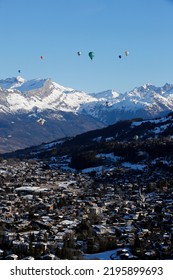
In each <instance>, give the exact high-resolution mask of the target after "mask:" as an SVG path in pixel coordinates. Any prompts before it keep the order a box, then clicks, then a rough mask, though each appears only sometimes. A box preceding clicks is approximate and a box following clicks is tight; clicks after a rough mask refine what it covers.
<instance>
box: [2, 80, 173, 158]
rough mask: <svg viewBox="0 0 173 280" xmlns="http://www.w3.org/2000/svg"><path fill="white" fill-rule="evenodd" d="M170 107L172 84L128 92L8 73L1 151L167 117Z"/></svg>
mask: <svg viewBox="0 0 173 280" xmlns="http://www.w3.org/2000/svg"><path fill="white" fill-rule="evenodd" d="M172 109H173V84H168V83H166V84H165V85H164V86H162V87H156V86H154V85H151V84H145V85H143V86H140V87H136V88H134V89H133V90H131V91H128V92H125V93H118V92H117V91H115V90H106V91H103V92H99V93H86V92H84V91H79V90H75V89H72V88H68V87H64V86H61V85H59V84H58V83H55V82H53V81H52V80H51V79H33V80H29V81H26V80H25V79H23V78H22V77H20V76H18V77H13V78H7V79H4V80H0V152H1V153H3V152H10V151H15V150H18V149H22V148H26V147H30V146H34V145H39V144H41V143H43V142H50V141H54V140H58V139H62V138H64V137H74V136H75V135H78V134H81V133H84V132H87V131H91V130H95V129H99V128H103V127H106V126H108V125H112V124H114V123H117V122H118V121H120V120H128V119H132V118H143V119H151V118H156V117H163V116H165V115H166V114H168V113H169V112H171V111H172ZM40 119H41V120H44V122H43V123H41V122H39V120H40Z"/></svg>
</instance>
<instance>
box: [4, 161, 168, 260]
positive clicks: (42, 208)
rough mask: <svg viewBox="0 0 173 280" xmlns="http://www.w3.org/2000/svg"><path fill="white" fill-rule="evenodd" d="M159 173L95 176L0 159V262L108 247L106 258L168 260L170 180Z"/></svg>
mask: <svg viewBox="0 0 173 280" xmlns="http://www.w3.org/2000/svg"><path fill="white" fill-rule="evenodd" d="M162 172H163V173H162ZM162 172H160V171H159V172H158V170H157V169H155V170H153V171H152V172H149V171H148V169H146V170H145V169H144V170H142V171H141V170H131V169H128V168H125V167H121V168H120V167H117V168H115V169H114V170H112V171H111V170H110V171H103V172H102V174H100V175H97V174H95V173H93V172H91V173H88V174H87V173H81V172H68V171H62V170H57V169H52V168H49V167H48V166H47V164H46V163H45V162H43V161H37V160H19V159H3V158H2V159H0V201H1V203H0V259H1V260H24V259H25V260H27V259H33V260H34V259H36V260H38V259H39V260H59V259H77V260H83V259H85V256H86V255H87V254H94V253H97V252H103V251H108V250H115V252H116V253H113V254H111V256H110V259H173V179H172V178H171V176H170V174H169V172H167V171H164V170H163V171H162ZM163 178H164V179H163Z"/></svg>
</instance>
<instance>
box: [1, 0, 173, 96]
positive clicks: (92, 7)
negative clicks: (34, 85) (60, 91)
mask: <svg viewBox="0 0 173 280" xmlns="http://www.w3.org/2000/svg"><path fill="white" fill-rule="evenodd" d="M172 18H173V0H0V34H1V43H0V79H4V78H7V77H14V76H17V75H18V70H19V69H20V70H21V74H20V75H21V76H22V77H24V78H25V79H26V80H29V79H33V78H51V79H52V80H53V81H55V82H57V83H59V84H61V85H64V86H67V87H72V88H74V89H79V90H84V91H86V92H88V93H89V92H99V91H103V90H107V89H114V90H117V91H119V92H125V91H128V90H131V89H133V88H134V87H135V86H140V85H143V84H145V83H151V84H154V85H156V86H162V85H164V84H165V83H166V82H168V83H173V75H172V72H173V69H172V67H173V20H172ZM125 50H128V51H129V56H128V57H125V55H124V51H125ZM77 51H81V53H82V54H81V56H80V57H79V56H77ZM90 51H93V52H94V53H95V57H94V59H93V60H90V58H89V56H88V53H89V52H90ZM41 55H42V56H43V57H44V59H40V56H41ZM119 55H122V59H119V57H118V56H119Z"/></svg>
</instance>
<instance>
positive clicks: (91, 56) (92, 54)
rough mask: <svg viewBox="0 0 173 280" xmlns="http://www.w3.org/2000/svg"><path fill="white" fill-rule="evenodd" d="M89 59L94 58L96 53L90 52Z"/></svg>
mask: <svg viewBox="0 0 173 280" xmlns="http://www.w3.org/2000/svg"><path fill="white" fill-rule="evenodd" d="M88 55H89V57H90V58H91V60H92V59H93V58H94V52H89V54H88Z"/></svg>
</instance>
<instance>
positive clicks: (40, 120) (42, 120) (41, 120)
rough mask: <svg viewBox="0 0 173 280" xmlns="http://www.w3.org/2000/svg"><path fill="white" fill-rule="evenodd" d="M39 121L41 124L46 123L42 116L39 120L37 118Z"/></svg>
mask: <svg viewBox="0 0 173 280" xmlns="http://www.w3.org/2000/svg"><path fill="white" fill-rule="evenodd" d="M37 122H38V123H39V124H40V125H43V124H44V123H45V120H44V119H41V118H40V119H39V120H37Z"/></svg>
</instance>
